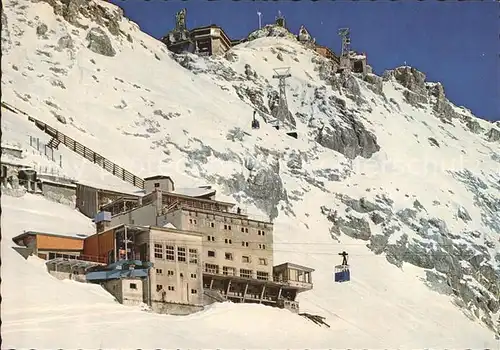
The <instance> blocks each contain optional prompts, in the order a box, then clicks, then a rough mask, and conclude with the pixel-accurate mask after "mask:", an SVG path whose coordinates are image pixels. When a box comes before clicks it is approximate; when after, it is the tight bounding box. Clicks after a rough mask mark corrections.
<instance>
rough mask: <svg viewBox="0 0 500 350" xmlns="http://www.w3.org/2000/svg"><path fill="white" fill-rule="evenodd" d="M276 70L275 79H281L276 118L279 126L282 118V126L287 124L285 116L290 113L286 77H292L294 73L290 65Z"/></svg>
mask: <svg viewBox="0 0 500 350" xmlns="http://www.w3.org/2000/svg"><path fill="white" fill-rule="evenodd" d="M274 72H275V73H276V74H274V75H273V78H274V79H278V80H279V90H280V96H279V99H280V101H279V105H278V113H277V115H276V119H277V120H278V127H279V121H280V120H281V124H282V126H285V118H286V116H287V114H288V103H287V101H286V81H285V80H286V78H290V77H291V76H292V75H291V74H290V67H284V68H274Z"/></svg>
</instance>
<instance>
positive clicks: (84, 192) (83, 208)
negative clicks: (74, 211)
mask: <svg viewBox="0 0 500 350" xmlns="http://www.w3.org/2000/svg"><path fill="white" fill-rule="evenodd" d="M76 207H77V208H78V210H80V212H81V213H82V214H84V215H86V216H88V217H89V218H93V217H94V215H95V213H97V211H98V210H99V208H98V205H97V190H96V189H95V188H92V187H87V186H84V185H80V184H77V185H76Z"/></svg>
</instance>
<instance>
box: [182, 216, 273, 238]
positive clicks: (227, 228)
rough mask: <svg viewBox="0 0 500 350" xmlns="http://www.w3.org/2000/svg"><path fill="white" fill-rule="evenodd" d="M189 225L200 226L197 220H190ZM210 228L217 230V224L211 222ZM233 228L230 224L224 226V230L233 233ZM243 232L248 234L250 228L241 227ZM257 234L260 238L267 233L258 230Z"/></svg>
mask: <svg viewBox="0 0 500 350" xmlns="http://www.w3.org/2000/svg"><path fill="white" fill-rule="evenodd" d="M189 223H190V224H191V225H197V224H198V221H197V220H196V219H189ZM208 226H210V227H211V228H215V223H213V222H210V223H208ZM232 229H233V228H232V226H231V225H228V224H224V230H228V231H232ZM240 229H241V232H243V233H248V227H241V228H240ZM257 234H258V235H259V236H264V235H265V231H264V230H258V231H257Z"/></svg>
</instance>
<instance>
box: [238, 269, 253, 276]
mask: <svg viewBox="0 0 500 350" xmlns="http://www.w3.org/2000/svg"><path fill="white" fill-rule="evenodd" d="M240 277H244V278H252V270H246V269H240Z"/></svg>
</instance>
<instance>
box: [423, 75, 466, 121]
mask: <svg viewBox="0 0 500 350" xmlns="http://www.w3.org/2000/svg"><path fill="white" fill-rule="evenodd" d="M427 88H428V90H429V93H430V95H431V96H433V97H434V98H435V102H434V106H433V110H434V113H435V114H436V116H437V117H438V118H440V119H441V121H443V122H451V120H452V119H455V118H458V117H459V114H458V113H457V112H455V110H454V109H453V106H452V105H451V103H450V101H448V99H447V98H446V96H445V94H444V88H443V85H441V83H437V84H433V85H430V86H427Z"/></svg>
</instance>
